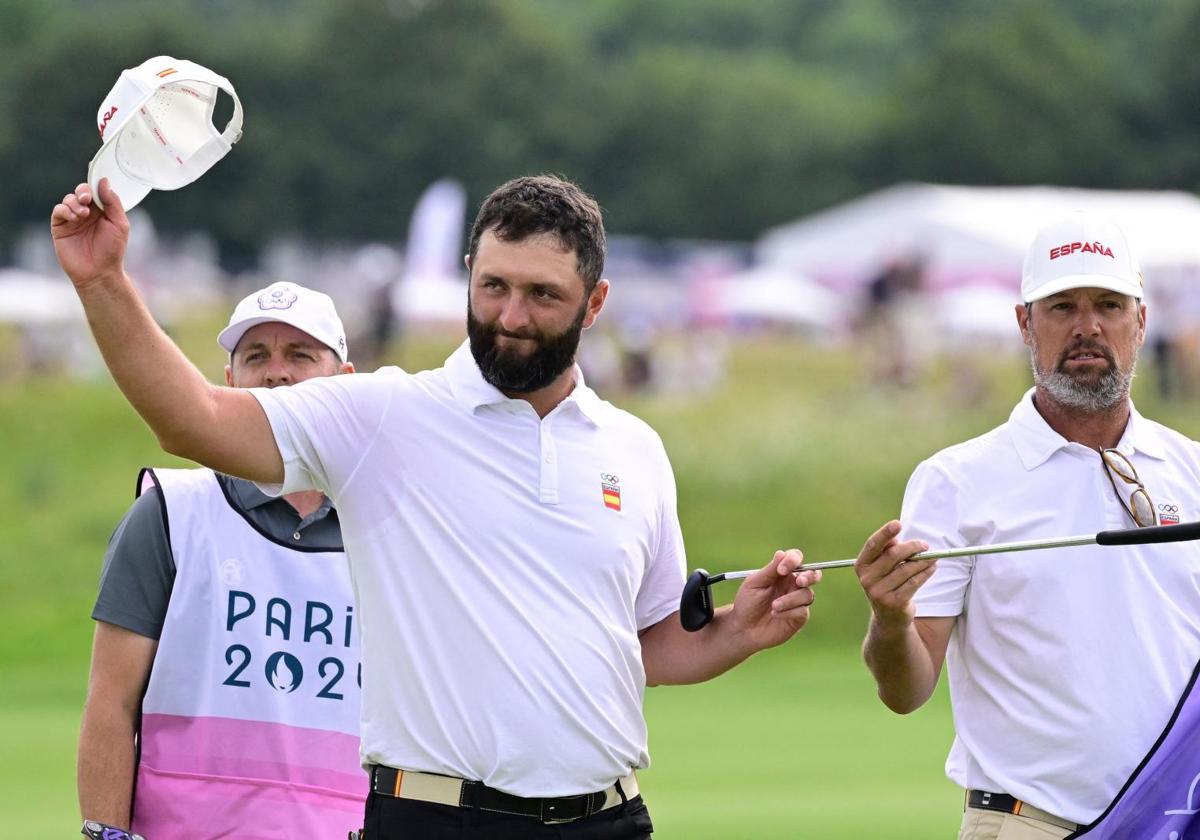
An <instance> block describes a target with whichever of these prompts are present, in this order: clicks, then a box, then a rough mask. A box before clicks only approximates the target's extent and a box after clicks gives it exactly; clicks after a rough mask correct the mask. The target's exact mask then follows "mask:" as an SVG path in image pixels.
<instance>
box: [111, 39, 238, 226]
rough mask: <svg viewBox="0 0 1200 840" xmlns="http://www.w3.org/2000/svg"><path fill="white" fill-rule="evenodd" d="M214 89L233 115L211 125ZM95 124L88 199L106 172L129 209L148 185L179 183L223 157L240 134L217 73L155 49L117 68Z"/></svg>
mask: <svg viewBox="0 0 1200 840" xmlns="http://www.w3.org/2000/svg"><path fill="white" fill-rule="evenodd" d="M221 90H223V91H225V92H226V93H227V94H229V96H230V98H231V99H232V100H233V116H232V117H231V118H230V120H229V123H228V125H226V126H225V130H224V131H217V129H216V127H215V126H213V122H212V117H213V110H214V109H215V108H216V104H217V92H218V91H221ZM96 127H97V128H98V129H99V130H100V139H101V141H102V145H101V146H100V151H98V152H96V156H95V157H94V158H92V162H91V164H89V165H88V186H90V187H91V188H92V198H93V200H94V201H95V202H96V203H97V204H100V197H99V186H100V179H101V178H107V179H108V182H109V186H111V187H112V188H113V190H115V191H116V193H117V195H119V196H120V197H121V204H122V205H124V207H125V209H126V210H129V209H131V208H132V207H134V205H136V204H137V203H138V202H140V201H141V200H142V199H143V198H145V197H146V195H147V194H148V193H149V192H150V190H177V189H179V188H180V187H185V186H187V185H188V184H190V183H192V181H195V180H196V179H197V178H199V177H200V176H201V175H203V174H204V173H205V172H207V171H208V170H209V169H210V168H211V167H212V165H213V164H215V163H216V162H217V161H219V160H220V159H221V158H223V157H225V155H227V154H228V153H229V150H230V149H231V148H232V147H233V144H234V143H236V142H237V141H238V139H239V138H240V137H241V136H242V103H241V101H240V100H239V99H238V97H237V94H236V93H234V90H233V85H231V84H230V83H229V80H228V79H226V78H225V77H224V76H218V75H217V74H216V73H214V72H213V71H211V70H209V69H208V68H206V67H201V66H200V65H199V64H196V63H194V62H191V61H185V60H182V59H177V58H172V57H171V56H169V55H160V56H157V57H155V58H151V59H148V60H147V61H144V62H143V63H142V64H140V65H138V66H137V67H133V68H130V69H128V70H125V71H124V72H122V73H121V77H120V78H119V79H117V83H116V85H114V86H113V89H112V90H111V91H109V92H108V96H106V97H104V102H103V104H102V105H101V106H100V110H99V112H97V114H96ZM100 206H101V207H103V205H100Z"/></svg>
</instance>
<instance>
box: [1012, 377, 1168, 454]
mask: <svg viewBox="0 0 1200 840" xmlns="http://www.w3.org/2000/svg"><path fill="white" fill-rule="evenodd" d="M1034 390H1035V389H1033V388H1030V389H1029V390H1028V391H1026V392H1025V396H1024V397H1023V398H1022V399H1021V401H1020V402H1019V403H1017V406H1016V408H1014V409H1013V411H1012V414H1011V415H1010V416H1009V418H1008V422H1009V424H1010V425H1011V427H1012V429H1013V441H1014V443H1015V445H1016V448H1017V455H1018V456H1019V457H1020V458H1021V463H1022V464H1024V465H1025V469H1027V470H1032V469H1035V468H1037V467H1039V466H1041V465H1042V464H1044V463H1045V462H1046V461H1047V460H1049V458H1050V456H1051V455H1053V454H1054V453H1055V452H1057V451H1058V450H1060V449H1064V448H1066V446H1067V445H1068V444H1069V443H1070V441H1068V440H1067V439H1066V438H1065V437H1063V436H1062V435H1060V434H1059V433H1058V432H1056V431H1054V429H1052V428H1050V424H1048V423H1047V422H1046V419H1045V418H1044V417H1042V415H1041V414H1040V413H1038V410H1037V408H1036V407H1035V406H1034V404H1033V394H1034ZM1116 448H1117V449H1118V450H1120V451H1121V452H1123V453H1125V454H1127V455H1128V454H1132V453H1133V452H1138V453H1141V454H1142V455H1148V456H1149V457H1151V458H1156V459H1158V460H1160V461H1161V460H1164V459H1165V458H1166V453H1165V451H1164V450H1163V444H1162V441H1161V440H1160V439H1159V436H1158V432H1157V430H1156V429H1155V428H1154V424H1152V423H1151V422H1149V421H1148V420H1147V419H1146V418H1145V417H1143V416H1142V415H1141V413H1139V412H1138V410H1137V407H1136V406H1135V405H1134V404H1133V401H1132V400H1131V401H1130V403H1129V422H1128V423H1127V424H1126V425H1125V432H1124V434H1122V435H1121V441H1120V442H1119V443H1118V444H1117V447H1116Z"/></svg>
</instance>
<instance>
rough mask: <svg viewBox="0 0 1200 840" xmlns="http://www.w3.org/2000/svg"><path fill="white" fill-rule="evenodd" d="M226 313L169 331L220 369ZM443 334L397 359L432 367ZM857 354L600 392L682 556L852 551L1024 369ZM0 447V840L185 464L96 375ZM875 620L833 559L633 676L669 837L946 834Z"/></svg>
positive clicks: (942, 715)
mask: <svg viewBox="0 0 1200 840" xmlns="http://www.w3.org/2000/svg"><path fill="white" fill-rule="evenodd" d="M218 322H219V319H218V318H216V317H214V318H212V319H211V320H209V321H207V322H198V323H197V324H193V325H189V326H188V327H186V328H185V329H184V330H182V331H181V332H180V337H181V342H182V343H183V344H184V346H185V348H186V349H187V350H188V351H189V353H190V354H191V356H192V358H194V359H196V360H198V362H199V364H201V365H202V366H203V368H204V369H205V370H206V371H207V372H208V373H209V374H210V376H211V377H212V378H214V379H215V378H216V377H217V376H218V375H219V373H220V365H221V364H222V363H223V360H222V358H221V357H220V355H219V354H218V352H217V351H216V350H215V349H214V347H215V346H214V345H213V342H212V336H213V335H215V333H216V327H217V324H218ZM1013 342H1014V344H1015V343H1016V342H1017V336H1016V335H1015V330H1014V336H1013ZM454 343H456V342H455V341H454V340H453V339H446V340H442V341H432V340H431V341H425V342H423V343H420V344H418V345H416V346H414V347H406V348H404V350H405V352H404V355H403V356H402V357H401V358H400V361H401V362H402V363H403V364H404V365H405V367H407V368H408V369H410V370H416V369H420V368H422V367H427V366H429V365H433V364H437V363H439V362H440V361H441V359H443V358H444V357H445V354H446V351H447V350H448V348H451V347H452V346H453V345H454ZM968 366H971V367H972V368H973V369H974V371H975V373H974V375H973V376H971V377H966V376H965V375H964V373H965V371H966V369H967V368H968ZM862 369H863V366H862V365H861V363H860V360H858V359H856V358H855V357H854V355H853V354H851V353H846V352H844V351H837V350H831V349H822V348H815V347H812V346H810V345H806V344H803V343H801V342H799V341H796V340H794V339H791V338H786V337H763V338H758V339H754V340H746V341H742V342H740V343H738V344H735V345H734V348H733V350H732V353H731V356H730V360H729V372H728V376H727V377H726V380H725V383H724V384H723V385H722V386H721V387H720V388H718V389H717V390H715V391H713V392H712V393H708V394H704V395H701V396H692V397H688V398H681V397H679V396H637V397H623V396H619V395H618V396H615V397H614V398H613V399H614V402H616V403H617V404H618V405H621V406H622V407H626V408H629V409H631V410H633V411H634V412H635V413H637V414H639V415H641V416H642V417H644V418H645V419H646V420H648V421H649V422H650V423H651V424H652V425H653V426H654V427H655V428H656V429H657V430H658V431H659V433H660V434H661V435H662V437H663V440H664V441H665V443H666V446H667V451H668V452H669V453H670V456H671V460H672V463H673V464H674V467H675V471H676V476H677V480H678V485H679V508H680V519H681V521H682V523H683V530H684V535H685V538H686V542H687V550H688V561H689V564H690V566H691V567H693V568H695V567H697V566H703V567H705V568H707V569H709V570H710V571H714V572H716V571H729V570H733V569H742V568H750V567H755V566H760V565H762V564H764V563H765V562H766V561H767V560H768V559H769V557H770V555H771V552H772V551H773V550H774V549H776V548H784V547H790V546H799V547H801V548H803V549H804V550H805V552H806V554H807V556H808V557H809V558H810V559H812V560H814V561H815V560H831V559H838V558H843V557H852V556H854V554H856V553H857V551H858V549H859V547H860V546H861V545H862V542H863V540H864V539H865V538H866V537H867V536H868V535H869V534H870V533H871V531H873V530H874V529H875V528H876V527H878V526H879V525H880V524H881V523H883V522H884V521H886V520H887V519H889V518H892V517H894V516H895V515H896V514H897V513H898V511H899V508H900V500H901V497H902V495H903V492H904V485H905V482H906V480H907V478H908V475H909V474H910V473H911V471H912V469H913V467H914V466H915V465H916V464H917V462H918V461H920V460H921V459H923V458H925V457H927V456H929V455H930V454H932V453H933V452H935V451H936V450H938V449H940V448H941V447H943V446H946V445H948V444H951V443H955V442H957V441H961V440H964V439H966V438H968V437H972V436H974V435H977V434H980V433H982V432H984V431H986V430H987V429H990V428H992V427H993V426H996V425H997V424H999V423H1001V422H1003V421H1004V420H1005V419H1007V417H1008V414H1009V412H1010V411H1011V409H1012V406H1013V404H1014V403H1015V402H1016V401H1017V400H1018V399H1019V398H1020V396H1021V394H1022V393H1023V391H1024V390H1025V388H1026V387H1027V382H1028V377H1029V374H1028V369H1027V367H1026V363H1025V361H1024V360H1023V358H1022V357H1020V356H1016V355H1009V356H1000V357H997V356H995V355H992V356H987V355H985V356H983V357H981V358H980V359H978V360H975V361H973V362H972V361H971V360H970V358H969V356H968V355H966V354H960V355H957V356H955V357H954V358H953V359H948V360H944V361H943V362H941V363H940V365H939V366H938V367H936V368H935V369H934V370H932V371H931V372H930V374H929V376H928V377H927V378H926V381H925V382H924V383H923V384H922V386H921V387H920V388H917V389H912V390H894V389H893V390H882V391H880V390H875V389H872V388H869V387H866V385H865V382H864V378H863V376H862V373H861V370H862ZM1151 381H1152V378H1151V377H1149V376H1146V377H1143V378H1140V379H1139V380H1138V383H1137V385H1136V386H1135V398H1136V399H1137V400H1138V405H1139V407H1140V408H1141V409H1142V411H1143V413H1145V414H1147V415H1148V416H1150V417H1153V418H1155V419H1158V420H1161V421H1163V422H1165V423H1167V424H1168V425H1171V426H1174V427H1175V428H1177V429H1179V430H1180V431H1182V432H1184V433H1185V434H1188V435H1190V436H1191V437H1193V438H1195V437H1197V436H1198V433H1200V411H1198V410H1197V409H1198V408H1200V406H1198V405H1197V404H1196V403H1195V402H1188V403H1175V404H1171V405H1161V404H1158V403H1157V402H1156V401H1155V400H1154V399H1153V395H1152V394H1150V393H1149V390H1150V389H1149V388H1148V387H1147V385H1148V383H1149V382H1151ZM968 383H969V385H968ZM0 441H3V442H4V446H3V447H0V510H3V511H4V512H5V515H4V516H3V517H2V518H0V545H3V546H4V552H5V553H4V555H3V562H2V563H0V615H3V616H4V619H5V621H4V632H3V633H0V684H2V685H3V691H0V755H2V756H3V757H4V761H3V762H2V763H0V790H3V791H4V795H3V797H0V802H2V803H3V805H2V806H0V813H2V814H3V816H4V818H5V825H6V827H7V828H8V829H9V831H10V833H12V834H13V835H14V836H22V837H37V838H42V837H55V836H60V837H69V836H72V835H74V834H75V833H76V832H77V831H78V827H77V826H78V822H77V817H76V814H77V810H76V805H75V781H74V775H75V770H74V766H75V761H74V750H75V740H76V737H77V734H78V728H79V715H80V710H81V707H82V702H83V692H84V687H85V685H86V678H87V663H88V657H89V653H90V640H91V632H92V628H91V621H90V620H89V618H88V615H89V612H90V610H91V603H92V599H93V597H94V593H95V588H96V582H97V577H98V574H99V569H100V559H101V557H102V554H103V551H104V546H105V544H106V542H107V539H108V536H109V534H110V532H111V531H112V528H113V526H114V525H115V523H116V521H117V519H118V518H119V517H120V515H121V513H122V512H123V511H124V510H125V508H126V507H127V506H128V504H129V502H130V500H131V498H132V494H133V483H134V479H135V476H136V475H137V470H138V468H139V467H140V466H142V465H143V464H159V465H161V464H173V463H178V462H177V461H174V460H173V459H170V458H168V457H166V456H164V455H163V454H162V453H161V452H160V451H159V449H158V446H157V444H156V443H155V441H154V439H153V438H152V437H151V435H150V434H149V433H148V432H147V430H146V428H145V427H144V426H143V425H142V423H141V422H140V421H139V420H138V418H137V417H136V416H135V415H134V414H133V412H132V411H131V410H130V409H129V408H128V407H127V406H126V405H125V403H124V400H123V399H122V398H121V396H120V394H118V393H117V392H116V390H115V388H113V387H112V385H111V384H110V383H108V382H107V381H106V380H102V381H101V382H99V383H96V384H89V385H83V384H79V383H75V382H70V381H67V380H64V379H57V378H44V379H39V380H37V381H24V382H22V381H2V382H0ZM735 587H736V584H735V583H728V584H721V585H719V586H718V588H717V590H716V591H717V595H718V598H722V599H724V598H729V597H730V596H731V595H732V593H733V592H734V591H735ZM866 619H867V606H866V603H865V601H864V598H863V596H862V593H861V591H860V590H859V587H858V583H857V581H856V579H855V577H854V573H853V571H851V570H848V569H843V570H832V571H830V572H827V573H826V575H825V580H824V581H823V582H822V583H821V585H820V588H819V589H818V594H817V603H816V606H815V607H814V610H813V617H812V620H811V622H810V623H809V626H808V627H807V628H805V630H804V631H803V633H802V634H801V636H800V637H798V638H797V639H795V640H793V641H792V642H790V643H788V644H787V645H785V646H784V647H782V648H780V649H777V650H773V651H769V652H767V653H764V654H761V655H760V656H758V657H756V658H754V659H752V660H751V661H750V662H748V663H746V664H745V665H743V666H741V667H740V668H738V669H736V670H735V671H733V672H731V673H729V674H726V675H725V676H723V677H721V678H719V679H717V680H715V681H712V682H710V683H707V684H704V685H700V686H688V687H665V688H655V689H651V690H649V691H648V692H647V701H646V713H647V717H648V718H649V722H650V746H651V752H652V755H653V758H654V764H653V767H652V768H651V769H649V770H648V771H646V772H645V773H644V774H643V775H642V786H643V788H644V790H645V792H646V796H647V800H648V801H649V803H650V808H651V813H652V814H653V816H654V819H655V823H656V825H657V826H658V835H659V836H660V837H664V838H668V840H670V838H687V840H691V838H705V837H711V838H750V839H751V840H757V838H772V837H779V838H797V837H802V838H815V840H837V839H838V838H863V837H868V838H884V840H893V839H894V838H933V837H950V836H953V833H954V831H955V830H956V826H957V824H958V819H959V816H958V815H959V812H960V809H961V798H960V797H961V794H960V792H959V791H958V790H957V789H956V788H955V787H954V785H952V784H951V783H949V782H948V781H947V780H946V779H945V777H944V774H943V771H942V763H943V761H944V759H945V755H946V751H947V749H948V748H949V745H950V741H951V738H952V724H951V719H950V711H949V705H948V702H947V699H946V694H945V688H944V686H942V687H941V688H940V689H939V691H938V693H937V694H936V695H935V697H934V699H933V700H932V701H931V702H930V703H929V704H928V705H927V706H926V707H925V708H923V709H921V710H919V711H918V712H917V713H915V714H913V715H910V716H907V717H898V716H896V715H893V714H891V713H890V712H888V711H886V710H885V709H884V708H883V706H882V705H881V704H880V703H879V701H878V700H877V699H876V697H875V690H874V685H873V683H872V681H871V679H870V677H869V675H868V674H867V671H866V669H865V667H864V666H863V665H862V664H861V661H860V659H859V654H858V645H859V642H860V640H861V638H862V634H863V630H864V628H865V626H866ZM151 840H154V839H153V838H151Z"/></svg>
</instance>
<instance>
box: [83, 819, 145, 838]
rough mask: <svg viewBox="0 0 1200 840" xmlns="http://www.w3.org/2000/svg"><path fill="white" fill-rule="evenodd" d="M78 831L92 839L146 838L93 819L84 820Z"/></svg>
mask: <svg viewBox="0 0 1200 840" xmlns="http://www.w3.org/2000/svg"><path fill="white" fill-rule="evenodd" d="M79 833H80V834H82V835H83V836H84V837H90V838H92V840H146V838H145V837H143V836H142V835H140V834H130V833H129V832H128V831H126V830H125V829H123V828H117V827H116V826H112V825H105V824H104V823H98V822H96V821H95V820H84V821H83V828H82V829H81V830H80V832H79Z"/></svg>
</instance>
